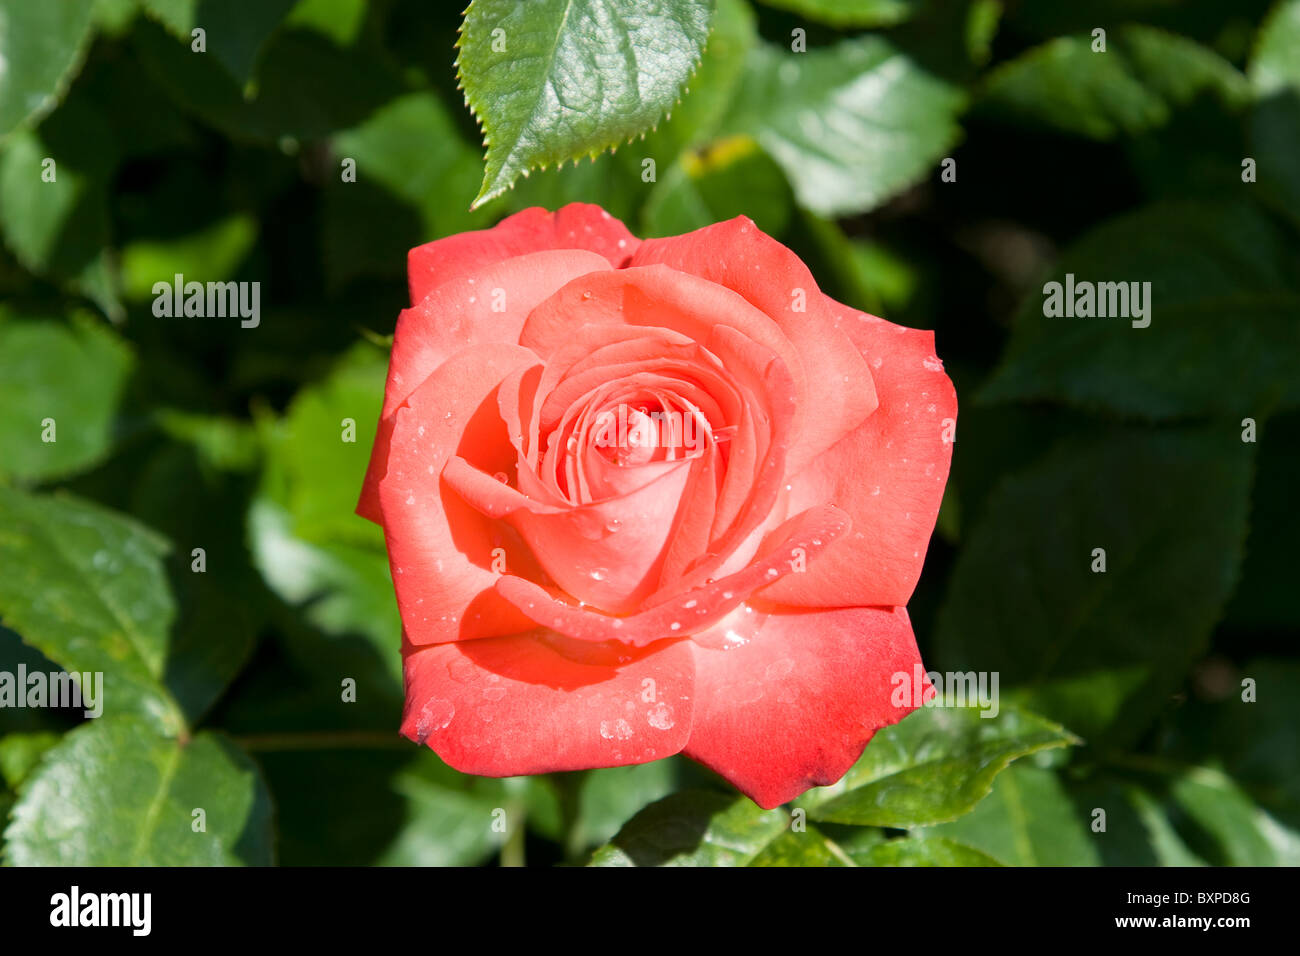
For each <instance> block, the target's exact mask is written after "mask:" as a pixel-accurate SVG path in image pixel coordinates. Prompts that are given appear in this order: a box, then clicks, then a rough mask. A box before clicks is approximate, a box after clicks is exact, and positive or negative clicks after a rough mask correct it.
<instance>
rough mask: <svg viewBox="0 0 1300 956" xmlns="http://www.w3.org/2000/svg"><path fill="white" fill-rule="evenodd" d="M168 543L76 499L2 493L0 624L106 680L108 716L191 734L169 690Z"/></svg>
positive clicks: (69, 665)
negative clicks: (136, 717)
mask: <svg viewBox="0 0 1300 956" xmlns="http://www.w3.org/2000/svg"><path fill="white" fill-rule="evenodd" d="M166 550H167V543H166V542H165V541H164V540H163V539H162V538H160V537H159V536H158V535H156V534H154V533H153V532H152V531H150V530H148V529H147V528H145V527H144V526H142V525H139V524H136V523H135V522H134V521H132V520H131V519H129V518H126V517H124V516H122V515H118V514H115V513H113V512H111V511H107V510H105V509H103V508H100V507H98V506H96V505H92V504H90V503H88V502H84V501H81V500H79V499H76V498H73V497H70V496H55V497H44V496H42V497H37V496H34V495H26V494H23V493H21V492H18V491H13V490H10V489H6V488H0V619H3V621H4V623H5V625H6V626H7V627H10V628H12V629H13V630H15V631H16V632H18V634H19V635H20V636H21V637H22V639H23V641H24V642H26V643H27V644H30V645H31V646H33V647H35V648H37V649H38V650H39V651H40V652H41V653H43V654H44V655H45V656H46V657H48V658H49V659H50V660H52V661H54V662H55V663H57V664H58V665H59V666H61V667H63V668H64V669H65V670H67V671H68V672H69V673H95V672H100V673H102V674H103V682H102V685H100V693H101V695H102V698H103V706H104V713H106V714H109V715H114V716H116V715H119V714H142V715H144V716H147V717H149V718H150V719H151V720H153V721H154V722H155V724H156V725H157V726H159V727H160V728H161V729H162V730H164V731H165V732H168V733H176V732H179V731H180V729H181V728H182V727H183V721H182V719H181V716H180V712H179V708H178V706H177V704H176V702H175V700H174V699H173V698H172V697H171V695H170V694H169V693H168V692H167V690H166V689H165V688H164V686H163V684H162V674H163V668H164V666H165V663H166V657H167V644H168V629H169V627H170V625H171V622H172V619H173V617H174V615H175V611H176V608H175V604H174V602H173V600H172V596H171V593H170V591H169V590H168V588H167V579H166V575H165V574H164V572H163V568H162V562H161V557H162V555H163V553H164V552H165V551H166Z"/></svg>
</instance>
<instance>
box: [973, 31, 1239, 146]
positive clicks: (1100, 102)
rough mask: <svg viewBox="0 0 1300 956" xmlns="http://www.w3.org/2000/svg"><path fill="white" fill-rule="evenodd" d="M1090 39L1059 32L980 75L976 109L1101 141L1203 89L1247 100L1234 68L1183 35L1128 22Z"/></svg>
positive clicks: (1159, 121) (1158, 120)
mask: <svg viewBox="0 0 1300 956" xmlns="http://www.w3.org/2000/svg"><path fill="white" fill-rule="evenodd" d="M1092 45H1093V39H1092V37H1091V36H1068V37H1057V38H1056V39H1054V40H1051V41H1049V42H1047V43H1045V44H1043V45H1042V46H1039V47H1034V48H1033V49H1031V50H1029V51H1028V52H1027V53H1024V54H1022V55H1021V56H1019V57H1017V58H1016V59H1014V60H1011V61H1010V62H1008V63H1004V64H1003V65H1002V66H1000V67H999V68H998V69H996V70H994V71H993V72H992V73H991V74H990V75H989V76H988V78H987V80H986V81H985V85H984V90H983V93H982V96H981V98H980V102H979V106H980V109H981V111H983V112H986V113H990V114H992V115H995V116H1000V117H1006V118H1010V119H1015V120H1017V121H1020V122H1027V123H1030V124H1033V125H1041V126H1047V127H1050V128H1052V129H1058V130H1060V131H1062V132H1065V133H1071V134H1074V135H1077V136H1084V137H1088V138H1090V139H1101V140H1106V139H1113V138H1115V137H1117V136H1121V135H1129V136H1132V135H1134V134H1137V133H1141V132H1143V131H1145V130H1148V129H1152V128H1154V127H1158V126H1162V125H1163V124H1165V123H1166V122H1168V120H1169V118H1170V116H1171V115H1172V114H1173V113H1174V111H1175V110H1177V109H1178V108H1180V107H1183V106H1186V105H1188V104H1189V103H1191V102H1192V101H1193V100H1195V99H1196V98H1197V97H1199V96H1202V95H1213V96H1216V97H1218V98H1219V99H1220V100H1222V101H1223V102H1225V103H1226V104H1229V105H1240V104H1243V103H1245V102H1246V100H1248V99H1249V96H1250V90H1249V84H1248V83H1247V82H1246V78H1245V77H1244V76H1243V75H1242V74H1241V73H1240V71H1238V70H1237V69H1236V68H1235V67H1234V66H1233V65H1232V64H1231V63H1229V62H1228V61H1227V60H1224V59H1223V58H1222V57H1220V56H1219V55H1218V54H1217V53H1215V52H1213V51H1212V50H1209V49H1207V48H1206V47H1203V46H1201V45H1200V44H1198V43H1196V42H1195V41H1192V40H1189V39H1187V38H1186V37H1180V36H1176V35H1174V34H1172V33H1166V32H1164V31H1163V30H1157V29H1154V28H1152V27H1144V26H1126V27H1123V28H1122V29H1119V30H1115V31H1111V33H1110V34H1109V36H1108V38H1107V48H1106V50H1105V52H1097V53H1094V52H1093V50H1092Z"/></svg>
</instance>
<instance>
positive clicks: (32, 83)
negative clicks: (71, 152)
mask: <svg viewBox="0 0 1300 956" xmlns="http://www.w3.org/2000/svg"><path fill="white" fill-rule="evenodd" d="M93 6H94V0H62V2H59V3H31V2H30V0H0V64H3V65H4V66H3V69H0V139H3V138H4V137H5V136H6V135H7V134H8V133H9V132H10V131H11V130H13V129H14V128H15V127H17V126H19V125H20V124H22V123H30V122H32V121H33V120H35V119H36V118H38V117H40V116H42V115H43V114H45V113H48V112H49V111H50V110H51V109H53V108H54V105H55V104H56V103H57V102H58V101H59V98H60V97H62V96H63V94H64V92H65V91H66V90H67V88H68V85H69V84H70V83H71V82H72V78H73V77H74V76H75V75H76V72H77V70H78V69H79V68H80V65H81V59H82V56H83V53H84V51H85V48H86V46H87V45H89V42H90V37H91V33H92V32H93V29H94V18H93V17H92V16H91V10H92V8H93Z"/></svg>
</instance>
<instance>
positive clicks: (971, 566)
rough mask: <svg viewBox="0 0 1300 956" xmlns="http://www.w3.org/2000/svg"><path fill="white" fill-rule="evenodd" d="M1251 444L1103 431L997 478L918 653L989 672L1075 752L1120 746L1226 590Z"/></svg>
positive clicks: (1232, 575)
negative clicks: (1058, 729) (1056, 724)
mask: <svg viewBox="0 0 1300 956" xmlns="http://www.w3.org/2000/svg"><path fill="white" fill-rule="evenodd" d="M1251 447H1252V446H1250V445H1243V444H1242V442H1241V441H1240V436H1239V435H1238V433H1237V430H1236V429H1235V428H1234V427H1224V428H1219V429H1184V430H1173V431H1162V432H1152V431H1149V430H1145V431H1144V430H1138V429H1132V430H1128V431H1123V430H1112V431H1111V432H1109V433H1108V437H1106V438H1102V439H1077V440H1074V441H1072V442H1071V443H1070V444H1068V445H1062V446H1060V447H1059V448H1058V449H1057V450H1056V451H1055V452H1054V453H1053V454H1051V455H1050V456H1049V457H1048V458H1047V459H1045V460H1044V461H1041V462H1039V463H1036V464H1034V465H1033V466H1031V467H1029V468H1028V469H1026V470H1024V471H1022V472H1019V473H1017V474H1013V475H1012V476H1010V477H1009V478H1007V479H1005V480H1004V481H1003V483H1002V484H1001V485H1000V487H999V488H998V489H997V490H996V491H995V492H994V493H993V495H992V496H991V498H990V500H989V502H988V504H987V505H986V506H985V509H984V513H983V515H982V518H981V520H980V521H979V523H978V524H977V525H976V527H975V528H974V529H973V530H972V532H971V533H970V534H969V535H968V536H967V537H966V542H965V548H964V550H963V551H962V553H961V555H960V556H959V558H958V561H957V565H956V567H955V568H954V569H953V574H952V578H951V580H950V584H949V588H948V594H947V597H946V599H945V601H944V604H943V607H942V608H941V610H940V612H939V618H938V632H937V640H938V647H937V653H936V654H935V655H934V659H935V660H940V661H943V662H944V665H943V666H944V667H945V668H958V669H963V670H964V669H971V670H978V671H995V672H998V673H999V674H1000V675H1001V676H1000V680H1001V688H1002V693H1003V694H1004V695H1009V696H1011V698H1012V699H1013V700H1014V701H1015V702H1016V703H1018V704H1022V705H1024V706H1026V707H1028V708H1029V709H1031V710H1033V711H1035V712H1037V713H1041V714H1044V715H1046V716H1047V717H1050V718H1052V719H1054V720H1059V721H1061V722H1062V723H1063V724H1065V725H1066V726H1068V727H1069V728H1070V729H1071V730H1073V731H1075V732H1077V733H1078V734H1079V735H1080V736H1082V737H1083V738H1084V739H1085V740H1087V741H1088V742H1089V743H1090V744H1097V745H1102V744H1105V743H1108V742H1114V741H1131V740H1133V739H1136V737H1137V736H1138V735H1139V734H1141V732H1142V731H1143V729H1144V728H1145V727H1146V726H1147V723H1148V721H1149V720H1150V719H1151V717H1152V716H1153V715H1154V714H1155V713H1156V712H1157V711H1158V710H1159V709H1160V708H1161V707H1162V706H1163V705H1164V703H1165V698H1166V696H1167V695H1168V694H1169V693H1171V692H1172V691H1173V690H1174V689H1175V688H1176V687H1177V686H1178V685H1179V684H1180V683H1181V681H1182V679H1183V677H1184V675H1185V674H1186V673H1187V671H1188V669H1189V668H1190V666H1191V664H1192V662H1193V661H1194V660H1195V659H1196V658H1197V657H1198V656H1199V655H1200V654H1201V653H1203V651H1204V648H1205V645H1206V642H1207V640H1208V637H1209V634H1210V630H1211V628H1212V627H1213V625H1214V623H1215V621H1217V620H1218V617H1219V615H1220V614H1221V612H1222V609H1223V606H1224V602H1225V601H1226V599H1227V597H1228V595H1229V594H1230V593H1231V590H1232V586H1233V583H1234V581H1235V579H1236V575H1237V572H1238V566H1239V563H1240V559H1241V548H1242V543H1243V540H1244V537H1245V526H1246V512H1247V506H1248V497H1249V492H1250V481H1251V467H1252V455H1251ZM1062 502H1069V503H1070V506H1069V508H1064V507H1062ZM1048 528H1050V529H1051V531H1050V533H1045V532H1044V529H1048ZM1188 528H1195V529H1196V534H1195V535H1194V536H1189V535H1188V534H1187V529H1188ZM1097 548H1101V549H1104V551H1105V571H1104V572H1102V571H1094V570H1093V568H1094V567H1098V566H1099V565H1098V564H1097V562H1098V560H1099V556H1098V555H1097V554H1095V553H1094V549H1097ZM1169 595H1178V600H1176V601H1171V600H1170V599H1169ZM1005 699H1006V696H1004V700H1005Z"/></svg>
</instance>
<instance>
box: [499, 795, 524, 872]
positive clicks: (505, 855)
mask: <svg viewBox="0 0 1300 956" xmlns="http://www.w3.org/2000/svg"><path fill="white" fill-rule="evenodd" d="M527 786H528V781H527V779H525V778H521V777H510V778H509V779H507V780H506V789H507V790H509V791H510V793H511V797H510V800H509V801H508V802H507V803H506V821H507V823H506V826H507V827H509V832H508V834H507V836H506V842H505V843H503V844H501V865H502V866H512V867H513V866H525V865H526V863H525V862H524V840H525V838H526V837H527V836H528V804H527V803H526V802H525V800H524V797H525V793H524V791H525V788H527Z"/></svg>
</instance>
